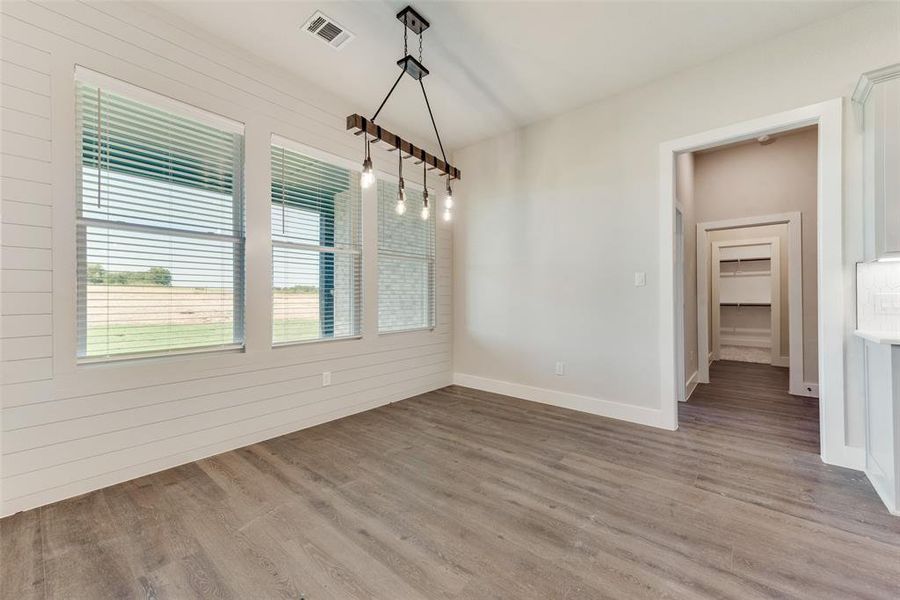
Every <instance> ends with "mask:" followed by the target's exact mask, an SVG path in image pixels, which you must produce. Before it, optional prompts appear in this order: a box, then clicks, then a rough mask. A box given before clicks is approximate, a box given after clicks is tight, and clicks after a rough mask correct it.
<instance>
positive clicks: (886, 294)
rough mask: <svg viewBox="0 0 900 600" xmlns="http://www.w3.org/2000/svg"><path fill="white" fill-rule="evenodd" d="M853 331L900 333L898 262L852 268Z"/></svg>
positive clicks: (864, 264)
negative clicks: (854, 306)
mask: <svg viewBox="0 0 900 600" xmlns="http://www.w3.org/2000/svg"><path fill="white" fill-rule="evenodd" d="M856 328H857V329H860V330H863V331H872V332H878V333H896V334H900V262H870V263H859V264H857V265H856Z"/></svg>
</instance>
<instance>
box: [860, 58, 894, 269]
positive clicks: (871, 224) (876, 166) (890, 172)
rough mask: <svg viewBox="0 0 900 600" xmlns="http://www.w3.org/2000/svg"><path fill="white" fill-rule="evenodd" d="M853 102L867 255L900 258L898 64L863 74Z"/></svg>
mask: <svg viewBox="0 0 900 600" xmlns="http://www.w3.org/2000/svg"><path fill="white" fill-rule="evenodd" d="M853 103H854V109H855V111H856V117H857V121H858V123H859V124H860V126H861V127H862V129H863V139H864V153H863V164H864V167H863V168H864V179H863V186H864V197H865V213H866V256H865V257H866V260H881V259H900V64H896V65H891V66H888V67H884V68H882V69H877V70H875V71H869V72H868V73H864V74H863V75H862V76H861V77H860V79H859V83H858V84H857V86H856V90H855V91H854V93H853Z"/></svg>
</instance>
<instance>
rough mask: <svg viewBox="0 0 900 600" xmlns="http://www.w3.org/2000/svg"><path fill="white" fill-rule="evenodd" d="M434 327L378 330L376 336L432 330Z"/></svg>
mask: <svg viewBox="0 0 900 600" xmlns="http://www.w3.org/2000/svg"><path fill="white" fill-rule="evenodd" d="M434 329H435V328H434V327H433V326H432V327H415V328H413V329H396V330H392V331H379V332H378V337H381V336H385V335H397V334H401V333H421V332H423V331H434Z"/></svg>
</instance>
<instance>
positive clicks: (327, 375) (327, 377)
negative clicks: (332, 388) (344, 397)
mask: <svg viewBox="0 0 900 600" xmlns="http://www.w3.org/2000/svg"><path fill="white" fill-rule="evenodd" d="M329 385H331V371H322V387H327V386H329Z"/></svg>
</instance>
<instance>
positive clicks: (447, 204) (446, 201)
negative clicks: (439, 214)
mask: <svg viewBox="0 0 900 600" xmlns="http://www.w3.org/2000/svg"><path fill="white" fill-rule="evenodd" d="M444 207H445V208H447V209H448V210H449V209H451V208H453V194H447V197H446V198H444Z"/></svg>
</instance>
